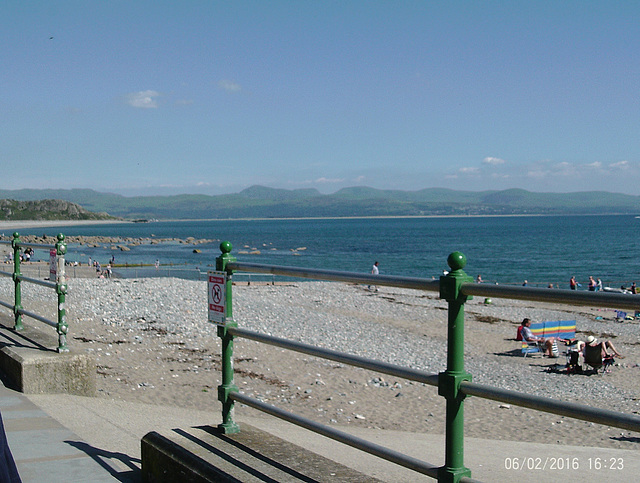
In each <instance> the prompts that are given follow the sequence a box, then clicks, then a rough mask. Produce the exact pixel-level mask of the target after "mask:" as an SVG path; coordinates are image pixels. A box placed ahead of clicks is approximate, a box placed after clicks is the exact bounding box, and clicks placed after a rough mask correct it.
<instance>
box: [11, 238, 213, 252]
mask: <svg viewBox="0 0 640 483" xmlns="http://www.w3.org/2000/svg"><path fill="white" fill-rule="evenodd" d="M0 239H2V240H3V241H11V240H12V239H13V236H12V235H7V234H5V235H4V236H2V237H0ZM20 241H21V242H23V243H36V244H42V245H53V244H55V243H56V241H57V238H56V237H55V236H47V235H23V236H21V237H20ZM218 241H220V240H218V239H211V238H195V237H188V238H184V239H183V238H172V237H156V236H154V235H152V236H150V237H120V236H103V235H99V236H85V235H79V236H66V237H65V242H66V243H67V245H72V244H77V245H84V246H88V247H91V248H100V247H103V248H111V249H112V250H120V251H128V250H129V249H130V247H133V246H139V245H159V244H162V243H181V244H188V245H201V244H206V243H215V242H218Z"/></svg>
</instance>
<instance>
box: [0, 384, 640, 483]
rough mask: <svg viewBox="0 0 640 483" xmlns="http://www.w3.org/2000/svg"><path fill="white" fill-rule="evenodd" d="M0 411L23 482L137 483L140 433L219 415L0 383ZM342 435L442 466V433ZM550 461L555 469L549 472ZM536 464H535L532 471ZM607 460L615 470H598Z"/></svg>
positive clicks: (594, 474) (503, 451)
mask: <svg viewBox="0 0 640 483" xmlns="http://www.w3.org/2000/svg"><path fill="white" fill-rule="evenodd" d="M0 411H2V417H3V419H4V422H5V428H6V431H7V438H8V440H9V445H10V448H11V450H12V452H13V455H14V458H15V460H16V463H17V465H18V471H19V472H20V475H21V477H22V479H23V481H24V482H45V481H46V482H87V481H91V482H102V481H120V482H137V481H140V440H141V439H142V437H143V436H144V435H145V434H146V433H147V432H149V431H159V432H163V431H164V432H170V431H172V430H173V429H175V428H187V427H191V426H200V425H204V424H214V425H215V424H216V423H217V422H218V418H219V413H218V411H217V408H212V411H211V412H205V411H193V410H183V409H177V408H171V407H163V406H150V405H145V404H139V403H132V402H123V401H111V400H107V399H102V398H89V397H82V396H69V395H28V396H27V395H24V394H21V393H18V392H15V391H13V390H11V389H8V388H6V387H4V386H2V385H0ZM236 413H237V415H238V416H237V417H238V420H239V421H240V424H241V425H242V422H246V423H248V424H251V425H253V426H255V427H257V428H259V429H262V430H264V431H268V432H270V433H272V434H274V435H276V436H279V437H281V438H283V439H285V440H288V441H291V442H293V443H295V444H298V445H300V446H304V447H306V448H307V449H309V450H311V451H314V452H316V453H318V454H320V455H322V456H325V457H328V458H330V459H332V460H334V461H337V462H339V463H342V464H344V465H347V466H350V467H352V468H354V469H356V470H358V471H360V472H362V473H364V474H367V475H370V476H373V477H376V478H379V479H381V480H383V481H389V482H415V481H433V480H431V479H430V478H427V477H421V476H420V475H417V474H416V473H414V472H412V471H409V470H405V469H403V468H400V467H398V466H396V465H393V464H390V463H387V462H385V461H382V460H379V459H377V458H374V457H370V456H368V455H365V454H363V453H360V452H357V451H356V450H353V449H351V448H349V447H347V446H344V445H342V444H339V443H336V442H334V441H332V440H329V439H327V438H324V437H322V436H317V435H314V434H312V433H310V432H309V431H307V430H304V429H302V428H298V427H296V426H293V425H290V424H287V423H284V422H281V421H278V420H276V419H273V418H267V417H264V416H262V415H260V414H259V413H257V412H256V411H254V410H251V409H249V408H245V407H240V408H238V409H237V411H236ZM349 431H350V432H351V433H353V434H355V435H356V436H359V437H362V438H366V439H369V440H371V441H373V442H376V443H378V444H383V445H386V446H389V447H392V448H394V449H397V450H399V451H403V452H405V453H407V454H410V455H412V456H415V457H418V458H421V459H424V460H426V461H428V462H430V463H433V464H440V463H441V461H442V460H443V452H444V438H443V437H442V436H441V435H427V434H414V433H402V432H395V431H378V430H369V429H357V428H350V429H349ZM507 458H509V460H506V459H507ZM513 458H519V459H520V461H521V462H524V468H523V469H521V470H515V469H509V468H506V467H505V461H508V464H511V465H513V461H514V460H513ZM523 458H525V459H523ZM526 458H531V460H527V459H526ZM596 458H600V459H599V460H596ZM567 459H568V460H567ZM589 459H591V460H589ZM560 460H563V461H564V462H566V461H569V466H571V465H575V464H577V465H578V466H579V468H578V469H574V468H566V465H565V467H564V468H563V469H560V468H559V465H560V463H558V462H559V461H560ZM552 461H553V462H555V466H556V467H555V468H550V463H551V462H552ZM596 461H597V462H598V465H596ZM538 462H539V463H540V465H541V466H540V467H539V469H534V468H535V467H536V466H537V463H538ZM611 462H614V463H615V464H616V467H617V468H616V469H610V468H608V467H607V468H606V469H605V467H604V466H605V465H606V466H609V465H610V464H611ZM465 463H466V464H467V465H468V466H469V467H470V468H471V469H472V471H473V477H474V478H476V479H479V480H483V481H506V480H508V479H509V480H510V479H513V478H518V480H519V481H524V482H528V481H530V482H536V483H540V482H554V481H560V480H562V481H565V482H571V481H576V482H578V481H579V482H591V481H593V482H599V483H600V482H609V481H611V482H613V481H633V480H635V479H636V477H637V474H638V473H639V472H640V456H639V454H638V452H636V451H626V450H607V449H598V448H590V447H571V446H558V445H543V444H529V443H521V442H512V441H511V442H509V441H487V440H481V439H474V438H469V439H468V440H467V441H466V448H465ZM590 463H591V469H589V465H590ZM620 463H621V464H622V469H620V468H619V466H620ZM545 464H546V467H545V468H544V469H543V468H542V466H543V465H545ZM528 466H529V467H531V469H530V468H528ZM596 466H599V469H596Z"/></svg>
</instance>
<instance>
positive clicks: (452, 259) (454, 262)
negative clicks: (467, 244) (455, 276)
mask: <svg viewBox="0 0 640 483" xmlns="http://www.w3.org/2000/svg"><path fill="white" fill-rule="evenodd" d="M447 264H448V265H449V268H451V270H462V269H463V268H464V267H465V266H466V265H467V257H465V256H464V253H461V252H453V253H452V254H451V255H449V258H447Z"/></svg>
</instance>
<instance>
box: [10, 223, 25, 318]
mask: <svg viewBox="0 0 640 483" xmlns="http://www.w3.org/2000/svg"><path fill="white" fill-rule="evenodd" d="M11 246H12V247H13V283H14V286H15V288H14V294H15V298H14V300H15V301H14V304H13V316H14V324H13V328H14V329H15V330H22V329H24V325H22V314H21V313H20V310H22V289H21V287H20V275H22V274H21V273H20V233H18V232H17V231H16V232H14V233H13V240H11Z"/></svg>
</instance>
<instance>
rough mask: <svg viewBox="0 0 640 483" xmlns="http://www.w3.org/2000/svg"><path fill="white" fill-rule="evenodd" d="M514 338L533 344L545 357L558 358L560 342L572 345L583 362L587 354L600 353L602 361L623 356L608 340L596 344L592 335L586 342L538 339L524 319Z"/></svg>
mask: <svg viewBox="0 0 640 483" xmlns="http://www.w3.org/2000/svg"><path fill="white" fill-rule="evenodd" d="M516 338H520V340H524V341H526V342H535V343H536V344H537V345H538V347H539V348H540V350H541V351H544V354H545V355H546V356H547V357H551V358H558V357H559V353H558V342H562V343H564V344H566V345H573V346H574V349H575V351H576V352H579V353H582V354H583V357H585V360H587V359H589V357H588V353H589V352H592V353H593V352H597V351H600V357H601V358H602V361H605V360H606V359H609V358H613V356H615V357H619V358H620V359H624V356H623V355H622V354H621V353H620V352H618V350H617V349H616V348H615V347H614V345H613V344H612V343H611V341H609V340H604V341H600V342H598V339H597V338H596V337H594V336H593V335H589V336H588V337H587V339H586V341H581V340H578V341H575V340H566V339H560V338H555V337H538V336H536V335H534V334H533V332H532V331H531V319H529V318H525V319H524V320H523V321H522V323H521V324H520V327H519V328H518V335H517V337H516Z"/></svg>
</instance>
